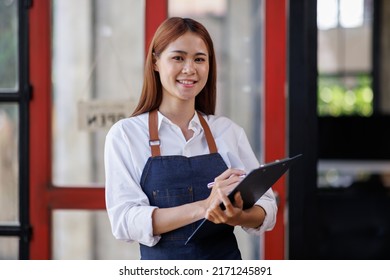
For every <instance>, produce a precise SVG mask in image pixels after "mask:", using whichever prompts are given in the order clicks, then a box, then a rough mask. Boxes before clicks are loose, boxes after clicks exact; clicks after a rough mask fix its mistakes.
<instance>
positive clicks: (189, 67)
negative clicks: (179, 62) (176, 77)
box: [182, 59, 196, 74]
mask: <svg viewBox="0 0 390 280" xmlns="http://www.w3.org/2000/svg"><path fill="white" fill-rule="evenodd" d="M195 71H196V69H195V64H194V62H193V61H192V60H189V59H188V60H186V62H185V64H184V65H183V70H182V72H183V73H184V74H193V73H195Z"/></svg>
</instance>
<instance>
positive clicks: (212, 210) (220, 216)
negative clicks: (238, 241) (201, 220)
mask: <svg viewBox="0 0 390 280" xmlns="http://www.w3.org/2000/svg"><path fill="white" fill-rule="evenodd" d="M218 195H219V198H220V200H221V201H222V203H223V205H224V206H225V210H222V209H221V207H220V204H214V205H212V206H210V207H209V208H208V209H207V211H206V219H208V220H210V221H211V222H213V223H215V224H221V223H223V224H228V225H231V226H237V225H239V224H240V217H241V215H242V211H243V210H242V207H243V204H244V202H243V200H242V197H241V194H240V193H239V192H237V193H236V194H235V195H234V203H232V202H231V201H230V199H229V198H228V197H227V196H226V195H225V194H224V193H223V192H222V191H221V190H218Z"/></svg>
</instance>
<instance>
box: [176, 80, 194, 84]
mask: <svg viewBox="0 0 390 280" xmlns="http://www.w3.org/2000/svg"><path fill="white" fill-rule="evenodd" d="M178 82H179V83H180V84H182V85H193V84H195V83H196V81H192V80H178Z"/></svg>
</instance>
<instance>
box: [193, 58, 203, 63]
mask: <svg viewBox="0 0 390 280" xmlns="http://www.w3.org/2000/svg"><path fill="white" fill-rule="evenodd" d="M205 61H206V59H204V58H203V57H197V58H195V62H197V63H202V62H205Z"/></svg>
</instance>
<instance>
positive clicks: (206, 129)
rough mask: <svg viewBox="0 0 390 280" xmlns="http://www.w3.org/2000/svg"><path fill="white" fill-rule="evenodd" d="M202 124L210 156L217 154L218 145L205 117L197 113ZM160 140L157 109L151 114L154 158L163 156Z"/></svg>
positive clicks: (151, 137) (150, 132) (150, 140)
mask: <svg viewBox="0 0 390 280" xmlns="http://www.w3.org/2000/svg"><path fill="white" fill-rule="evenodd" d="M197 113H198V117H199V121H200V124H201V125H202V127H203V131H204V134H205V136H206V141H207V145H208V146H209V151H210V154H212V153H217V152H218V149H217V145H216V144H215V141H214V137H213V135H212V133H211V130H210V127H209V125H208V124H207V122H206V120H205V119H204V118H203V116H202V115H201V114H200V113H199V112H198V111H197ZM160 144H161V142H160V139H159V138H158V114H157V109H156V110H153V111H150V112H149V145H150V148H151V150H152V157H158V156H161V151H160Z"/></svg>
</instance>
